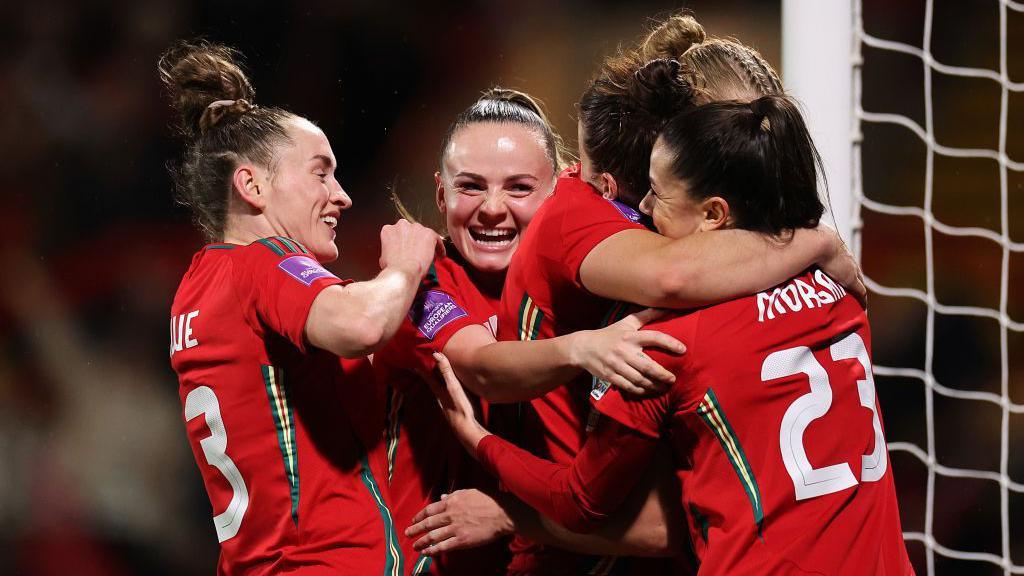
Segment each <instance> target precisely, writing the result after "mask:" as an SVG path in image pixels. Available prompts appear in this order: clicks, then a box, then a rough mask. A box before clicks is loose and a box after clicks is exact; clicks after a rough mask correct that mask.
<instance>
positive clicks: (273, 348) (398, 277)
mask: <svg viewBox="0 0 1024 576" xmlns="http://www.w3.org/2000/svg"><path fill="white" fill-rule="evenodd" d="M159 72H160V77H161V79H162V81H163V82H164V84H165V86H166V88H167V90H168V91H169V93H170V96H171V98H172V100H173V103H174V106H175V108H176V110H177V112H178V113H179V115H180V128H181V131H182V133H183V135H184V137H185V153H184V158H183V161H182V162H181V164H180V167H178V169H177V170H175V173H174V176H175V177H176V182H177V185H178V192H179V195H180V198H181V199H182V201H184V202H185V203H186V204H187V205H188V206H189V207H190V208H191V210H192V213H193V216H194V217H195V220H196V222H197V224H198V225H199V227H200V228H201V229H202V231H203V232H204V233H205V234H206V235H207V236H208V237H209V238H210V240H211V242H212V243H211V244H208V245H206V246H205V247H203V248H202V249H201V250H200V251H199V252H198V253H197V254H196V255H195V257H194V258H193V260H192V264H191V266H190V267H189V270H188V271H187V272H186V273H185V276H184V278H183V279H182V281H181V285H180V286H179V288H178V291H177V294H176V295H175V297H174V302H173V304H172V306H171V348H170V354H171V365H172V366H173V368H174V370H175V372H177V374H178V379H179V383H180V388H179V393H180V396H181V401H182V404H183V407H184V418H185V425H186V429H187V432H188V437H189V443H190V444H191V445H192V450H193V452H194V453H195V457H196V462H197V464H198V465H199V468H200V470H201V472H202V476H203V481H204V483H205V485H206V490H207V493H208V494H209V497H210V503H211V506H212V507H213V509H214V511H215V513H216V515H215V516H214V519H213V520H214V525H215V528H216V532H217V540H218V541H219V542H220V543H221V557H220V562H219V566H218V572H219V573H220V574H240V573H246V574H281V573H285V572H288V573H293V572H295V573H302V574H339V573H340V574H396V575H397V574H400V573H401V563H402V557H401V552H400V550H399V549H398V546H397V542H396V537H395V530H394V526H393V524H392V520H391V517H390V512H389V511H388V509H387V507H386V506H385V503H384V500H383V499H382V495H381V491H380V487H379V485H378V482H377V479H375V478H374V476H373V475H372V473H371V472H370V468H369V466H368V464H367V457H366V455H365V453H364V450H363V447H361V446H360V445H359V443H358V441H357V440H356V436H355V432H354V431H353V430H352V429H351V425H350V423H349V422H346V421H345V406H344V404H343V402H342V398H341V397H340V396H339V387H343V386H370V385H372V373H370V372H369V368H368V366H367V365H353V367H352V369H351V370H349V371H346V372H343V371H342V368H341V367H340V365H339V362H338V356H342V357H346V358H359V357H362V356H364V355H366V354H368V353H370V352H373V351H374V350H375V349H377V348H378V347H380V346H381V345H382V344H383V343H384V342H385V341H387V340H388V338H390V336H391V335H392V334H393V333H394V331H395V330H396V329H397V327H398V325H399V322H400V321H401V320H402V318H404V316H405V313H406V311H407V310H408V308H409V306H410V304H411V303H412V299H413V296H414V294H415V292H416V288H417V286H418V284H419V281H420V279H421V278H422V276H423V275H424V274H425V273H426V271H427V268H428V267H429V265H430V262H431V259H432V258H433V257H434V254H435V248H436V247H437V246H438V236H437V234H436V233H434V232H432V231H430V230H428V229H427V228H424V227H422V226H419V225H416V224H410V223H408V222H405V221H399V222H398V223H397V224H395V225H393V226H385V227H384V228H383V229H382V230H381V260H380V261H381V267H382V271H381V273H380V274H379V275H378V276H377V277H376V278H375V279H373V280H371V281H368V282H357V283H348V282H346V281H342V280H339V279H338V278H336V277H335V276H334V275H333V274H331V273H330V272H328V271H327V270H326V269H324V268H323V267H322V266H321V265H320V263H321V262H328V261H331V260H334V259H335V258H337V256H338V248H337V246H336V245H335V243H334V238H335V233H334V228H335V226H336V225H337V223H338V218H339V216H340V215H341V212H342V211H343V210H345V209H348V208H349V207H350V206H351V204H352V202H351V200H350V199H349V197H348V195H347V194H345V191H344V190H342V188H341V186H340V185H339V183H338V181H337V180H336V179H335V176H334V170H335V167H336V165H337V163H336V162H335V157H334V153H333V151H332V150H331V145H330V143H329V142H328V141H327V137H326V136H325V135H324V133H323V132H322V131H321V130H320V129H319V128H317V127H316V126H315V125H314V124H313V123H311V122H310V121H309V120H307V119H305V118H303V117H301V116H298V115H296V114H293V113H291V112H288V111H286V110H282V109H280V108H273V107H262V106H256V105H255V104H254V103H253V96H254V93H253V89H252V86H251V85H250V84H249V80H248V79H247V78H246V77H245V75H244V74H243V73H242V71H241V69H240V68H239V66H238V64H237V63H236V62H235V53H234V52H233V51H232V50H230V49H228V48H226V47H224V46H220V45H215V44H209V43H187V42H182V43H178V44H176V45H175V46H173V47H172V48H171V49H170V50H168V51H167V52H166V53H165V54H164V55H163V56H162V57H161V59H160V63H159Z"/></svg>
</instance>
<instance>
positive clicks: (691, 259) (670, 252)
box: [580, 229, 833, 308]
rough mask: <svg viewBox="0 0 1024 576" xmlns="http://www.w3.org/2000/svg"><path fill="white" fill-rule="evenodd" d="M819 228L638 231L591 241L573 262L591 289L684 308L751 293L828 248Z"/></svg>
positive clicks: (825, 254) (821, 255) (783, 277)
mask: <svg viewBox="0 0 1024 576" xmlns="http://www.w3.org/2000/svg"><path fill="white" fill-rule="evenodd" d="M832 250H833V245H832V242H831V239H830V237H829V236H827V233H826V232H824V231H821V230H817V229H815V230H811V229H798V230H796V232H795V233H794V235H793V237H792V239H790V240H788V241H778V240H774V239H772V238H769V237H768V236H766V235H764V234H759V233H756V232H750V231H748V230H716V231H714V232H706V233H701V234H691V235H689V236H686V237H684V238H679V239H676V240H671V239H668V238H665V237H663V236H660V235H658V234H655V233H653V232H649V231H646V230H628V231H625V232H620V233H619V234H617V235H615V236H612V237H610V238H608V239H607V240H605V241H604V242H602V243H601V244H598V245H597V246H596V247H595V248H594V249H593V250H592V251H591V253H590V254H588V255H587V257H586V259H585V260H584V261H583V265H582V266H581V267H580V279H581V280H582V282H583V284H584V286H586V288H587V289H588V290H590V291H591V292H593V293H595V294H597V295H599V296H603V297H605V298H611V299H615V300H625V301H628V302H634V303H636V304H641V305H643V306H653V307H662V308H691V307H696V306H704V305H707V304H713V303H716V302H722V301H725V300H728V299H731V298H736V297H739V296H746V295H750V294H755V293H757V292H760V291H761V290H765V289H768V288H771V287H772V286H775V285H776V284H779V283H780V282H783V281H785V280H787V279H788V278H790V277H792V276H795V275H796V274H798V273H800V272H801V271H802V270H804V269H805V268H807V267H808V266H811V265H813V264H815V263H817V262H820V261H823V260H825V259H826V258H828V256H829V255H830V253H831V251H832Z"/></svg>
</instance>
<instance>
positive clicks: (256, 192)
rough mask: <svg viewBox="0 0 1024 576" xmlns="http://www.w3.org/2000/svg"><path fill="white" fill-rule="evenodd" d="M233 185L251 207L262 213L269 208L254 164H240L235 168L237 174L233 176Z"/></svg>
mask: <svg viewBox="0 0 1024 576" xmlns="http://www.w3.org/2000/svg"><path fill="white" fill-rule="evenodd" d="M231 185H232V187H233V188H234V189H235V192H237V193H238V196H239V197H240V198H241V199H242V200H243V201H245V203H246V204H248V205H249V206H251V207H253V208H254V209H256V210H259V211H261V212H262V211H263V209H264V208H266V207H267V197H266V194H264V193H263V191H261V190H260V185H259V183H258V182H257V178H256V168H255V167H254V166H253V165H252V164H240V165H239V166H238V167H237V168H235V173H234V174H232V175H231Z"/></svg>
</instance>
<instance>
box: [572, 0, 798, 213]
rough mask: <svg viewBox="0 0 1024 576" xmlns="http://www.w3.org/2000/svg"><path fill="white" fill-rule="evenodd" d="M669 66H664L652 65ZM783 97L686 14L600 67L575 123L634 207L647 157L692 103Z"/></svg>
mask: <svg viewBox="0 0 1024 576" xmlns="http://www.w3.org/2000/svg"><path fill="white" fill-rule="evenodd" d="M655 60H661V61H676V62H677V64H676V65H675V66H674V67H672V71H671V73H669V72H670V70H669V68H668V67H667V66H668V65H666V64H657V65H654V67H655V68H656V70H652V69H651V66H652V61H655ZM781 92H782V83H781V82H780V81H779V77H778V74H776V73H775V71H774V70H773V69H772V67H771V65H769V64H768V62H766V61H765V60H764V58H763V57H761V55H760V54H758V52H757V51H756V50H754V49H752V48H749V47H747V46H744V45H742V44H740V43H739V42H736V41H734V40H728V39H719V38H711V39H709V38H708V37H707V34H706V33H705V32H704V28H703V27H702V26H701V25H700V23H698V22H697V21H696V20H695V19H694V18H693V16H691V15H689V14H676V15H674V16H671V17H670V18H668V19H667V20H665V21H664V22H662V23H661V24H659V25H658V26H657V27H655V28H654V29H653V30H652V31H651V32H650V33H648V34H647V36H646V37H645V38H644V39H643V40H642V41H641V42H639V43H638V44H637V45H636V47H634V48H632V49H629V50H620V52H619V53H618V54H616V55H615V56H613V57H611V58H608V59H606V60H605V62H604V63H603V64H602V66H601V68H600V70H599V71H598V73H597V75H596V76H595V77H594V79H593V80H592V81H591V84H590V86H589V87H588V88H587V89H586V91H584V93H583V96H582V97H581V98H580V104H579V109H580V123H581V124H582V125H583V132H584V141H583V142H580V146H581V147H582V148H583V149H584V150H585V151H586V152H587V156H589V157H590V160H591V162H592V163H593V166H594V170H595V171H597V172H608V173H610V174H611V175H612V176H614V177H615V179H616V181H617V182H618V184H619V189H620V192H619V196H620V199H622V200H623V201H625V202H627V203H629V204H632V205H634V206H636V205H637V204H638V203H639V202H640V200H641V198H643V196H644V193H645V192H646V190H647V187H648V182H647V174H648V170H649V167H650V153H651V148H652V147H653V146H654V141H655V139H656V138H657V136H658V133H659V132H660V131H661V128H662V127H663V126H664V125H665V123H666V122H667V121H668V120H669V119H670V118H672V117H673V116H675V115H677V114H679V113H680V112H682V111H684V110H687V109H689V108H691V107H693V106H695V105H698V104H701V103H705V102H709V101H714V100H732V99H738V100H752V99H754V98H757V97H759V96H764V95H767V94H779V93H781Z"/></svg>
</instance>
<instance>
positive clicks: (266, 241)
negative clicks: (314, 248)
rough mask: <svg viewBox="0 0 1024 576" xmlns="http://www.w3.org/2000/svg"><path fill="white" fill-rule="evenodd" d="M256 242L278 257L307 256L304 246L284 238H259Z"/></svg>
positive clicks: (307, 252)
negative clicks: (290, 255)
mask: <svg viewBox="0 0 1024 576" xmlns="http://www.w3.org/2000/svg"><path fill="white" fill-rule="evenodd" d="M256 242H257V243H259V244H262V245H264V246H266V247H267V248H268V249H269V250H270V251H271V252H273V253H274V254H277V255H278V256H285V255H287V254H309V250H306V247H305V246H303V245H302V244H299V243H298V242H296V241H295V240H292V239H291V238H286V237H284V236H271V237H269V238H260V239H259V240H257V241H256Z"/></svg>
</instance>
